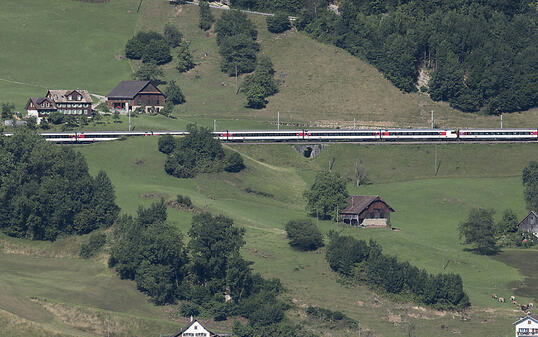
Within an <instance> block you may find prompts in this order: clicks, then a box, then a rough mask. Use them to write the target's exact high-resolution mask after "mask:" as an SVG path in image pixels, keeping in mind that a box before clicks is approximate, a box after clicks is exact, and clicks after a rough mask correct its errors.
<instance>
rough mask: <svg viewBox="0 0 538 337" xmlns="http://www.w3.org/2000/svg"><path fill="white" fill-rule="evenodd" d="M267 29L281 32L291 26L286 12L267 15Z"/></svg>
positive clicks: (272, 31) (276, 32)
mask: <svg viewBox="0 0 538 337" xmlns="http://www.w3.org/2000/svg"><path fill="white" fill-rule="evenodd" d="M266 21H267V30H268V31H270V32H271V33H275V34H278V33H282V32H285V31H287V30H288V29H290V28H291V24H290V19H289V18H288V14H286V13H284V12H279V13H276V14H275V15H274V16H268V17H267V19H266Z"/></svg>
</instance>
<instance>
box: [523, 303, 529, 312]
mask: <svg viewBox="0 0 538 337" xmlns="http://www.w3.org/2000/svg"><path fill="white" fill-rule="evenodd" d="M527 309H529V306H528V305H525V304H522V305H521V310H523V311H527Z"/></svg>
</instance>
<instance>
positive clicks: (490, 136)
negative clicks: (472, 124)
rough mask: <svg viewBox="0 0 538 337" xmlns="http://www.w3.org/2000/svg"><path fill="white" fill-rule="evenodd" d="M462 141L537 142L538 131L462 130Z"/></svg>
mask: <svg viewBox="0 0 538 337" xmlns="http://www.w3.org/2000/svg"><path fill="white" fill-rule="evenodd" d="M458 137H459V139H460V140H536V139H538V130H537V129H460V130H458Z"/></svg>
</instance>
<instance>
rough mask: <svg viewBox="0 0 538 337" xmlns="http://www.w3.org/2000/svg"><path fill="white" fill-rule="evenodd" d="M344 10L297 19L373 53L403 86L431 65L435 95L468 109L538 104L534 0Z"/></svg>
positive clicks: (385, 4)
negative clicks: (420, 69)
mask: <svg viewBox="0 0 538 337" xmlns="http://www.w3.org/2000/svg"><path fill="white" fill-rule="evenodd" d="M316 8H317V7H316ZM338 10H339V15H337V14H335V13H333V12H330V11H328V10H325V9H323V8H317V10H316V11H313V10H312V9H305V10H303V11H302V13H301V15H300V18H299V19H298V20H297V22H296V26H297V28H298V29H299V30H303V31H305V32H306V33H308V34H309V35H311V36H313V37H314V38H316V39H318V40H321V41H324V42H328V43H333V44H335V45H336V46H338V47H341V48H344V49H345V50H347V51H349V52H350V53H351V54H353V55H357V56H359V57H361V58H365V59H367V60H368V61H369V62H371V63H372V64H373V65H375V66H376V67H377V68H378V69H379V70H380V71H381V72H382V73H383V74H384V75H385V76H386V77H387V78H388V79H389V80H391V81H392V82H393V83H394V85H396V86H397V87H398V88H400V89H401V90H404V91H406V92H411V91H415V90H416V87H415V83H416V82H417V76H418V69H419V67H421V66H425V67H427V68H428V69H429V70H430V71H431V80H430V81H429V89H428V90H429V93H430V96H431V98H432V99H434V100H444V101H448V102H450V104H451V105H452V106H453V107H455V108H457V109H460V110H463V111H478V110H479V109H485V110H486V111H487V112H488V113H491V114H499V113H502V112H513V111H520V110H526V109H529V108H531V107H534V106H536V105H537V103H538V80H537V78H538V74H537V69H538V67H537V64H538V63H537V62H538V47H537V45H536V43H535V41H537V40H538V30H537V29H536V14H537V12H536V6H534V3H533V2H532V1H530V0H518V1H511V0H501V1H489V2H488V1H467V0H457V1H453V0H441V1H433V2H432V1H418V0H411V1H409V0H406V1H400V2H395V1H393V0H380V1H365V0H344V1H343V2H341V3H340V4H339V9H338Z"/></svg>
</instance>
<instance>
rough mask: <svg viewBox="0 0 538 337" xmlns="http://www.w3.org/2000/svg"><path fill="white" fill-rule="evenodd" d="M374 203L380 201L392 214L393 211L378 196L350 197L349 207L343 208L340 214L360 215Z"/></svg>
mask: <svg viewBox="0 0 538 337" xmlns="http://www.w3.org/2000/svg"><path fill="white" fill-rule="evenodd" d="M374 201H381V202H382V203H384V204H385V205H387V207H388V208H389V209H390V210H391V211H392V212H394V209H392V207H390V206H389V204H387V203H386V202H385V201H383V200H382V199H381V198H380V197H379V195H350V196H349V198H348V203H349V206H347V207H346V208H344V209H343V210H342V211H341V212H340V214H360V213H362V212H363V211H364V210H365V209H367V208H368V207H369V206H370V205H371V204H372V203H373V202H374Z"/></svg>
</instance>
